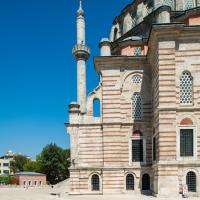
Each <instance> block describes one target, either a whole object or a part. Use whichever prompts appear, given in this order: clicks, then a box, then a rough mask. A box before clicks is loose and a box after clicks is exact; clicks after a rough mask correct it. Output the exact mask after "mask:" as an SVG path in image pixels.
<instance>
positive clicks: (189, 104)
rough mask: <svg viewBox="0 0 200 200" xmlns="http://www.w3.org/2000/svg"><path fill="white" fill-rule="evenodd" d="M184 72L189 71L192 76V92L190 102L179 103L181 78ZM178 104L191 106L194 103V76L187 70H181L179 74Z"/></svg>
mask: <svg viewBox="0 0 200 200" xmlns="http://www.w3.org/2000/svg"><path fill="white" fill-rule="evenodd" d="M184 72H187V73H189V74H190V76H191V78H192V91H191V92H192V103H181V96H182V92H181V78H182V76H183V73H184ZM179 104H180V106H181V107H192V106H193V105H194V77H193V76H192V73H191V72H190V71H189V70H184V71H182V72H181V75H180V76H179Z"/></svg>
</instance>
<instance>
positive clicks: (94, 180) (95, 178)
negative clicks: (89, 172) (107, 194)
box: [91, 174, 100, 191]
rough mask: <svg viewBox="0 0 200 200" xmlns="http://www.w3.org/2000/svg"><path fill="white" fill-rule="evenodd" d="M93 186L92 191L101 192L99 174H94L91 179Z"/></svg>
mask: <svg viewBox="0 0 200 200" xmlns="http://www.w3.org/2000/svg"><path fill="white" fill-rule="evenodd" d="M91 182H92V183H91V184H92V191H99V190H100V184H99V176H98V175H97V174H94V175H93V176H92V179H91Z"/></svg>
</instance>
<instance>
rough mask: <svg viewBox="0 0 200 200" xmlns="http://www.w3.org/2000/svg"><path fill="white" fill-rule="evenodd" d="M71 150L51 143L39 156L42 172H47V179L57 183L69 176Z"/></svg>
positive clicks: (38, 160)
mask: <svg viewBox="0 0 200 200" xmlns="http://www.w3.org/2000/svg"><path fill="white" fill-rule="evenodd" d="M69 158H70V151H69V150H64V149H62V148H60V147H58V146H57V145H56V144H49V145H47V146H46V147H44V149H43V150H42V152H41V154H40V155H39V156H38V157H37V162H38V163H40V164H39V165H40V172H41V173H44V174H46V176H47V181H49V182H50V183H51V184H56V183H58V182H60V181H62V180H65V179H66V178H68V177H69V170H68V168H69V166H70V159H69Z"/></svg>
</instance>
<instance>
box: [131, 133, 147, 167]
mask: <svg viewBox="0 0 200 200" xmlns="http://www.w3.org/2000/svg"><path fill="white" fill-rule="evenodd" d="M133 140H142V142H143V161H142V162H139V161H136V162H133V160H132V141H133ZM145 164H146V139H145V137H144V136H132V137H130V139H129V165H130V166H133V165H134V166H140V165H145Z"/></svg>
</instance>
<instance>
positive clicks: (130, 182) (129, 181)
mask: <svg viewBox="0 0 200 200" xmlns="http://www.w3.org/2000/svg"><path fill="white" fill-rule="evenodd" d="M126 190H134V176H133V175H132V174H128V175H127V176H126Z"/></svg>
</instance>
